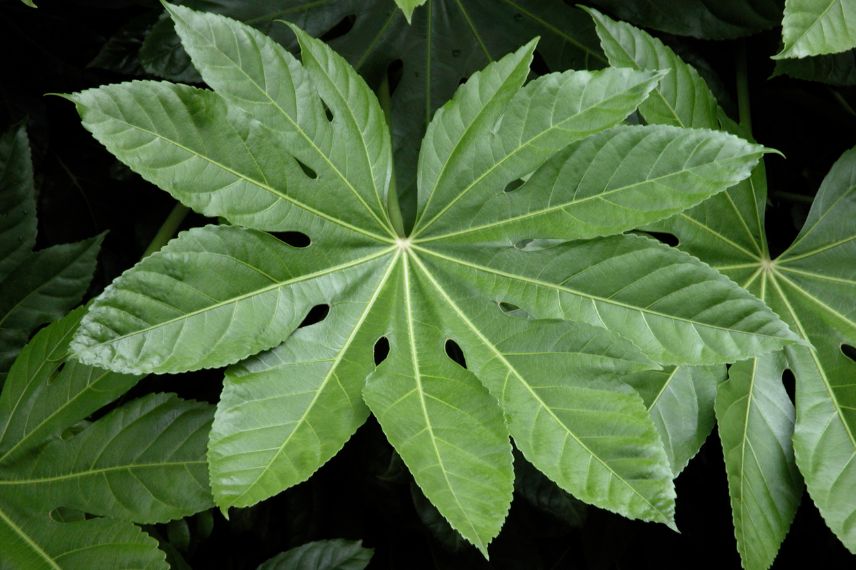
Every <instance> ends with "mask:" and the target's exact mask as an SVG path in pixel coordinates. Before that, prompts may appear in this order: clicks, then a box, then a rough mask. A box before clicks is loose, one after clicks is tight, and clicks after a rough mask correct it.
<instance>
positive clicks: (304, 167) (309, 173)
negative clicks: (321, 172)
mask: <svg viewBox="0 0 856 570" xmlns="http://www.w3.org/2000/svg"><path fill="white" fill-rule="evenodd" d="M294 160H295V162H297V166H299V167H300V170H302V171H303V174H305V175H306V177H307V178H309V179H310V180H315V179H316V178H318V173H317V172H315V171H314V170H312V169H311V168H309V166H307V165H306V164H304V163H303V162H301V161H299V160H297V159H296V158H295V159H294Z"/></svg>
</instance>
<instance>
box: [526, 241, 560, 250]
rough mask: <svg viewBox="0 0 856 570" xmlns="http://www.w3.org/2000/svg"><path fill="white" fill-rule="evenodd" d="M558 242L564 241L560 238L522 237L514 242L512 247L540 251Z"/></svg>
mask: <svg viewBox="0 0 856 570" xmlns="http://www.w3.org/2000/svg"><path fill="white" fill-rule="evenodd" d="M560 243H565V240H561V239H522V240H520V241H518V242H517V243H515V244H514V247H515V248H517V249H520V250H523V251H541V250H542V249H548V248H551V247H553V246H555V245H558V244H560Z"/></svg>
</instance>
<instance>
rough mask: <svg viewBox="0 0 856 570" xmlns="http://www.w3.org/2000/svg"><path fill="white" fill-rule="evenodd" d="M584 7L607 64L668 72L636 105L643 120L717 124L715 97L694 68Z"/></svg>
mask: <svg viewBox="0 0 856 570" xmlns="http://www.w3.org/2000/svg"><path fill="white" fill-rule="evenodd" d="M585 10H586V11H587V12H588V13H589V14H591V16H592V18H594V21H595V29H596V30H597V34H598V36H599V37H600V45H601V47H602V48H603V51H604V53H606V56H607V58H609V63H610V65H614V66H616V67H629V68H631V69H640V70H646V69H647V70H652V71H657V70H667V71H668V74H667V75H666V76H665V77H664V78H663V79H662V80H660V85H659V86H658V88H657V89H656V90H655V91H654V93H652V95H651V96H650V97H649V98H648V99H647V100H646V101H645V103H643V104H642V106H641V107H640V108H639V111H640V112H641V113H642V116H644V117H645V120H646V121H648V122H649V123H659V124H664V125H676V126H679V127H695V128H707V129H715V128H718V127H719V122H718V120H717V112H716V110H717V103H716V98H715V97H714V96H713V93H711V91H710V89H709V88H708V86H707V84H706V83H705V82H704V80H703V79H702V78H701V76H700V75H699V74H698V71H696V70H695V68H693V67H692V66H691V65H688V64H687V63H685V62H684V61H682V60H681V59H680V58H679V57H678V56H677V55H675V52H673V51H672V50H671V49H670V48H669V47H667V46H666V45H664V44H663V42H661V41H660V40H658V39H657V38H655V37H652V36H650V35H649V34H647V33H645V32H643V31H642V30H640V29H639V28H635V27H633V26H631V25H630V24H627V23H625V22H616V21H615V20H613V19H611V18H609V17H608V16H605V15H603V14H601V13H600V12H598V11H597V10H594V9H591V8H586V9H585Z"/></svg>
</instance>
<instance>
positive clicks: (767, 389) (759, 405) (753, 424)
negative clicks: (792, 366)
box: [716, 353, 802, 570]
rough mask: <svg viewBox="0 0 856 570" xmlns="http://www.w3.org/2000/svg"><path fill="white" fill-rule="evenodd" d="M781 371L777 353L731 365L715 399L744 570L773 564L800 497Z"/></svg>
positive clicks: (791, 424) (759, 569)
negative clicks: (726, 380) (727, 378)
mask: <svg viewBox="0 0 856 570" xmlns="http://www.w3.org/2000/svg"><path fill="white" fill-rule="evenodd" d="M784 368H785V358H784V355H783V354H781V353H778V354H774V355H770V356H761V357H758V358H754V359H752V360H748V361H743V362H739V363H737V364H734V365H732V366H731V368H730V370H729V374H728V377H729V380H728V382H726V383H724V384H722V385H721V386H720V387H719V392H718V394H717V396H716V417H717V420H718V422H719V438H720V440H721V441H722V450H723V455H724V456H725V470H726V473H727V474H728V490H729V494H730V495H731V512H732V515H733V517H734V535H735V537H736V538H737V549H738V550H739V551H740V558H741V560H742V561H743V567H744V568H746V570H766V569H767V568H769V567H770V565H771V564H772V563H773V560H774V559H775V557H776V553H777V552H778V551H779V546H780V545H781V543H782V541H783V540H784V538H785V535H786V534H787V532H788V528H789V527H790V526H791V522H792V521H793V519H794V516H795V515H796V511H797V507H798V506H799V501H800V496H801V495H802V481H801V479H800V475H799V471H797V467H796V464H795V463H794V455H793V447H792V445H791V437H792V435H793V429H794V407H793V404H792V403H791V400H790V398H789V397H788V394H787V393H786V392H785V388H784V386H783V385H782V372H783V371H784Z"/></svg>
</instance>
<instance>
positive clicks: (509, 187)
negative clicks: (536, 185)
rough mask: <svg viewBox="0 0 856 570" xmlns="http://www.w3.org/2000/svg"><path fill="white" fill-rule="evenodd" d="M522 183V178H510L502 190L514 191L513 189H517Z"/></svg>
mask: <svg viewBox="0 0 856 570" xmlns="http://www.w3.org/2000/svg"><path fill="white" fill-rule="evenodd" d="M523 183H524V180H523V179H522V178H518V179H517V180H512V181H511V182H509V183H508V185H507V186H506V187H505V190H504V192H514V191H515V190H517V189H518V188H520V187H521V186H523Z"/></svg>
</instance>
